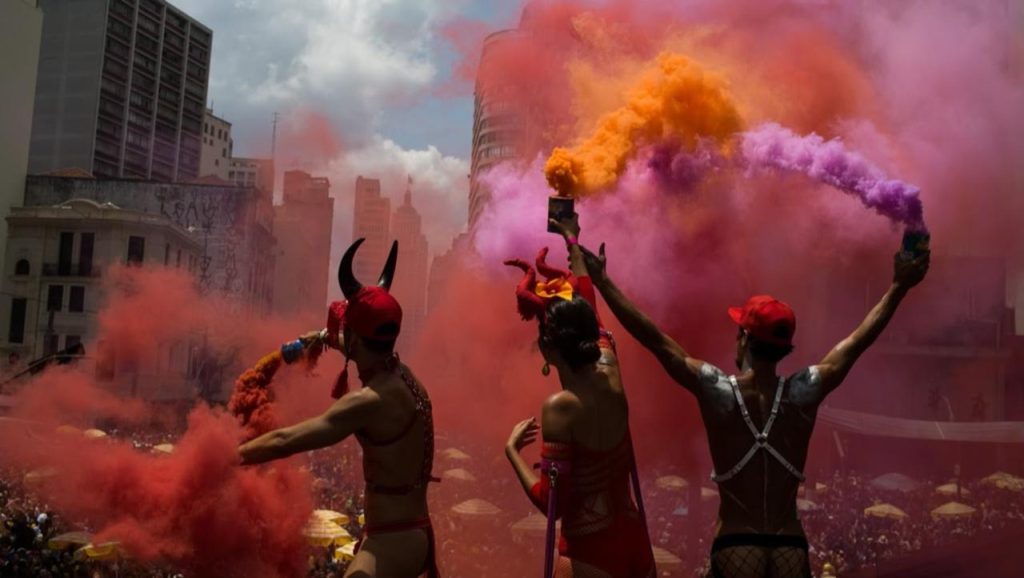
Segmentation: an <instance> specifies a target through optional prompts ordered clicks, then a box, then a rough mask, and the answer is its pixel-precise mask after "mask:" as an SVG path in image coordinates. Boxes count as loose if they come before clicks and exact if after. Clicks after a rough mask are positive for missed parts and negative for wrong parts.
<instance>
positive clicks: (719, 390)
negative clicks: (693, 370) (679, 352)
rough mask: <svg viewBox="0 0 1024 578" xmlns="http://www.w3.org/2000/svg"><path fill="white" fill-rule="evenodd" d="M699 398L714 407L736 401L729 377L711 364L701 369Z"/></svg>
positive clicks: (706, 364)
mask: <svg viewBox="0 0 1024 578" xmlns="http://www.w3.org/2000/svg"><path fill="white" fill-rule="evenodd" d="M698 377H699V385H700V390H699V391H698V397H700V399H701V400H703V401H706V402H708V403H711V404H713V405H720V404H726V405H728V404H730V403H732V402H733V400H734V399H735V396H734V395H733V393H732V385H731V384H730V383H729V376H728V375H726V374H725V372H724V371H722V370H721V369H718V368H717V367H715V366H714V365H711V364H710V363H705V364H703V365H701V367H700V373H699V375H698Z"/></svg>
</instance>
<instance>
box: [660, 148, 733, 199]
mask: <svg viewBox="0 0 1024 578" xmlns="http://www.w3.org/2000/svg"><path fill="white" fill-rule="evenodd" d="M649 154H650V157H649V158H648V159H647V168H648V169H650V171H651V174H652V176H653V177H654V179H655V181H657V183H658V184H659V185H660V186H661V187H662V188H663V189H665V190H666V191H672V192H679V191H683V192H685V191H688V190H691V189H693V187H695V186H696V185H697V184H698V183H700V181H701V180H702V179H703V178H704V177H705V176H706V175H707V174H708V173H709V172H711V171H713V170H716V169H719V168H721V167H722V166H723V165H724V159H723V158H722V155H721V154H719V153H718V150H717V149H716V148H715V145H714V143H712V142H707V141H702V142H700V143H699V144H698V145H697V148H696V150H694V151H693V152H689V151H686V150H683V147H682V144H681V143H679V142H678V141H666V142H663V143H660V144H658V145H655V146H653V147H651V149H650V153H649Z"/></svg>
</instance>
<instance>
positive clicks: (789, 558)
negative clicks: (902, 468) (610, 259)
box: [581, 245, 930, 578]
mask: <svg viewBox="0 0 1024 578" xmlns="http://www.w3.org/2000/svg"><path fill="white" fill-rule="evenodd" d="M581 250H583V252H584V255H585V262H586V265H587V270H588V272H589V273H590V276H591V278H592V279H593V282H594V285H595V286H596V287H597V288H598V290H599V291H600V292H601V295H602V296H603V297H604V298H605V301H607V302H608V307H609V308H610V309H611V310H612V312H613V313H614V314H615V316H616V317H617V318H618V319H619V321H620V322H621V323H622V325H623V327H624V328H625V329H626V330H627V331H628V332H629V333H630V334H631V335H632V336H633V337H634V338H635V339H637V340H638V341H639V342H640V343H641V344H643V345H644V346H645V347H646V348H647V349H649V350H650V351H651V352H652V353H654V355H655V356H656V357H657V358H658V361H659V362H661V365H662V366H663V367H664V368H665V370H666V371H667V372H668V373H669V375H670V376H671V377H672V378H673V379H674V380H675V381H676V382H677V383H679V385H681V386H683V387H684V388H686V389H687V390H688V391H690V392H691V393H693V394H694V395H695V396H696V397H697V401H698V404H699V406H700V411H701V416H702V417H703V420H704V427H705V429H706V431H707V436H708V443H709V445H710V449H711V458H712V462H713V463H714V465H715V473H713V474H712V476H711V478H712V480H714V481H715V482H716V483H717V484H718V486H719V490H720V492H719V493H720V495H721V505H720V507H719V514H718V525H717V529H716V534H715V539H714V542H713V545H712V547H711V574H710V576H711V577H712V578H760V577H767V576H772V577H775V578H809V577H810V576H811V573H810V566H809V564H808V557H807V550H808V545H807V538H806V537H805V534H804V530H803V527H802V526H801V524H800V519H799V517H798V516H797V508H796V497H797V490H798V489H799V486H800V483H801V482H802V481H803V480H804V476H803V473H802V471H801V470H802V469H803V467H804V463H805V462H806V460H807V448H808V445H809V443H810V439H811V432H812V431H813V429H814V422H815V419H816V417H817V410H818V406H819V405H820V404H821V403H822V401H823V400H824V399H825V396H827V395H828V394H829V393H831V392H832V391H833V390H834V389H835V388H836V387H838V386H839V384H840V383H842V381H843V379H844V378H845V377H846V375H847V374H848V373H849V371H850V369H851V368H852V367H853V364H854V362H856V361H857V359H858V358H859V357H860V356H861V354H863V353H864V351H865V350H866V349H867V348H868V347H869V346H870V345H871V344H872V343H874V341H875V340H876V339H877V338H878V336H879V335H880V334H881V333H882V330H883V329H884V328H885V326H886V325H887V324H888V323H889V320H890V319H892V316H893V314H894V313H895V312H896V308H897V307H898V306H899V304H900V302H901V301H902V300H903V298H904V297H905V296H906V295H907V292H908V291H909V290H910V289H911V288H913V287H914V286H915V285H917V284H918V283H920V282H921V280H923V279H924V277H925V274H926V273H927V271H928V265H929V259H930V256H929V254H928V253H927V251H924V252H923V253H922V254H921V256H920V257H917V258H911V257H906V256H904V255H901V254H898V255H897V256H896V260H895V271H894V274H893V281H892V285H891V286H890V287H889V290H888V291H887V292H886V294H885V296H884V297H882V300H881V301H880V302H879V303H878V304H877V305H875V307H874V308H873V309H872V310H871V311H870V312H869V313H868V315H867V318H865V319H864V321H863V322H862V323H861V324H860V326H859V327H858V328H857V329H856V330H855V331H854V332H853V333H852V334H850V336H849V337H847V338H846V339H844V340H843V341H841V342H840V343H839V344H838V345H836V346H835V348H833V349H832V351H831V352H829V354H828V355H826V356H825V358H824V359H822V361H821V362H820V363H818V364H817V365H813V366H811V367H807V368H804V369H803V370H801V371H798V372H797V373H795V374H792V375H790V376H789V377H783V376H780V375H779V374H778V363H779V362H780V361H782V359H783V358H785V357H786V356H787V355H789V353H790V352H791V351H792V350H793V336H794V334H795V333H796V316H795V315H794V314H793V310H792V309H791V308H790V307H789V306H788V305H786V304H785V303H783V302H781V301H779V300H777V299H775V298H772V297H769V296H767V295H760V296H757V297H753V298H751V299H750V300H749V301H748V302H747V304H746V305H745V306H743V307H734V308H731V309H729V316H730V317H731V318H732V320H733V321H734V322H735V323H736V325H737V335H736V366H737V368H738V369H739V371H740V373H739V374H737V375H726V374H725V373H724V372H722V371H721V370H720V369H718V368H717V367H714V366H713V365H711V364H708V363H705V362H703V361H700V360H698V359H695V358H693V357H692V356H690V355H689V353H687V351H686V350H685V349H683V347H682V346H680V345H679V344H678V343H677V342H676V341H675V340H674V339H672V338H671V337H669V336H668V335H666V334H665V333H664V332H662V331H661V330H660V329H658V327H657V326H656V325H655V324H654V323H653V322H652V321H651V320H650V319H649V318H648V317H647V316H646V315H644V314H643V313H641V312H640V311H639V310H638V309H637V308H636V306H634V305H633V304H632V303H631V302H630V301H629V300H628V299H627V298H626V297H625V295H623V294H622V292H621V291H620V290H619V288H618V287H616V286H615V283H613V282H612V280H611V279H609V278H608V275H607V274H606V272H605V255H604V245H601V249H600V253H599V254H598V255H595V254H593V253H592V252H590V251H588V250H586V249H584V248H582V247H581Z"/></svg>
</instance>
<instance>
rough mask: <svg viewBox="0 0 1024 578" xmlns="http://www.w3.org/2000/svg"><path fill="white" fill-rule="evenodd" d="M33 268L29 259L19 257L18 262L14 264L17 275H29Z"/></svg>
mask: <svg viewBox="0 0 1024 578" xmlns="http://www.w3.org/2000/svg"><path fill="white" fill-rule="evenodd" d="M31 270H32V268H31V267H30V266H29V264H28V259H18V262H17V263H15V265H14V274H15V275H28V274H29V273H31Z"/></svg>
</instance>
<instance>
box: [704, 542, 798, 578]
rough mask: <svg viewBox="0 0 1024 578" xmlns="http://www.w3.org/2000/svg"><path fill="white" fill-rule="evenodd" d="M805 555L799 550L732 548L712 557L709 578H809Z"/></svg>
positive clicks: (750, 547)
mask: <svg viewBox="0 0 1024 578" xmlns="http://www.w3.org/2000/svg"><path fill="white" fill-rule="evenodd" d="M810 576H811V570H810V566H809V562H808V560H807V552H805V551H804V550H803V549H801V548H791V547H781V548H762V547H759V546H734V547H731V548H723V549H721V550H719V551H718V552H715V553H714V554H713V555H712V556H711V575H710V577H709V578H810Z"/></svg>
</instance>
